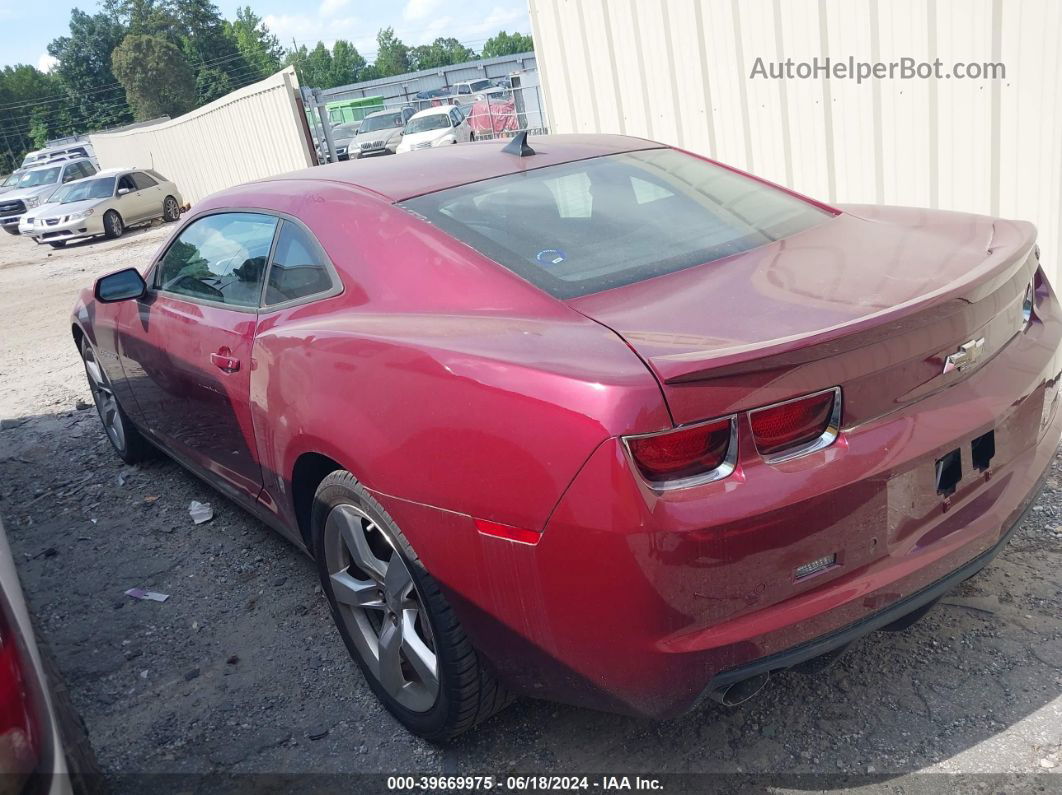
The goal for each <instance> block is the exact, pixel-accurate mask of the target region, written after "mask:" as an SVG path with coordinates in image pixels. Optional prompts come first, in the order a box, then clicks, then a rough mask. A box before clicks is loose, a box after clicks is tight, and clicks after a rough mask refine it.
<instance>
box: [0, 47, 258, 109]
mask: <svg viewBox="0 0 1062 795" xmlns="http://www.w3.org/2000/svg"><path fill="white" fill-rule="evenodd" d="M244 57H245V56H244V54H243V53H241V52H238V53H235V54H234V55H226V56H224V57H222V58H215V59H212V60H209V61H203V62H202V63H201V64H199V68H203V67H208V66H217V65H218V64H222V63H227V62H228V61H235V60H236V59H238V58H244ZM122 88H123V86H122V84H121V83H117V82H115V83H108V84H107V85H105V86H97V87H96V88H93V89H90V90H88V91H82V92H77V93H76V94H75V96H78V97H81V98H85V97H88V96H91V95H93V94H99V93H103V92H107V91H115V90H117V89H122ZM123 90H124V89H123ZM69 99H70V97H69V96H67V97H56V98H55V99H42V100H39V101H35V100H29V101H27V102H15V103H8V104H6V105H0V111H4V110H16V109H18V108H22V107H26V106H28V105H32V106H37V105H48V104H52V103H55V102H64V101H68V100H69Z"/></svg>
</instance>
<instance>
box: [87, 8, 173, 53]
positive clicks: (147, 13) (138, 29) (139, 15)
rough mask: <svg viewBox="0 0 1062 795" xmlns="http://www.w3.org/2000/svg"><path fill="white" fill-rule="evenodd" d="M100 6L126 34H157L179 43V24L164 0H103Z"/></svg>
mask: <svg viewBox="0 0 1062 795" xmlns="http://www.w3.org/2000/svg"><path fill="white" fill-rule="evenodd" d="M101 7H102V8H103V10H104V13H106V14H107V15H109V16H110V17H111V18H112V19H114V20H115V21H116V22H117V23H118V24H119V25H121V26H122V27H123V28H124V29H125V31H126V33H127V34H128V33H133V34H136V35H141V36H159V37H162V38H164V39H166V40H167V41H169V42H170V43H172V44H180V33H181V32H180V25H179V24H178V22H177V20H176V19H175V18H174V16H173V13H172V12H171V11H170V8H169V6H168V5H166V3H165V0H104V2H103V3H102V4H101Z"/></svg>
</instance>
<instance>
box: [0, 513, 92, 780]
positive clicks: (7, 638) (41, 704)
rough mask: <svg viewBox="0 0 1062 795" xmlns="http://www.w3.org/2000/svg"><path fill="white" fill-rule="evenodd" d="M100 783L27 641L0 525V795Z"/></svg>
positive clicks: (42, 655)
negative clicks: (1, 794) (0, 794)
mask: <svg viewBox="0 0 1062 795" xmlns="http://www.w3.org/2000/svg"><path fill="white" fill-rule="evenodd" d="M101 785H102V778H101V773H100V769H99V767H98V766H97V765H96V759H95V756H94V755H93V753H92V748H91V746H90V745H89V742H88V736H87V734H86V733H85V728H84V724H83V723H82V721H81V719H80V717H78V715H77V713H76V712H75V711H74V708H73V705H72V704H71V703H70V699H69V696H68V695H67V692H66V689H65V687H64V686H63V683H62V681H61V680H60V679H59V676H58V671H57V669H56V668H55V666H54V664H53V663H52V660H51V658H50V657H49V656H48V654H47V651H46V650H45V649H43V648H41V647H39V646H38V644H37V641H36V640H35V638H34V635H33V625H32V623H31V621H30V616H29V611H28V610H27V609H26V600H25V598H24V597H23V596H22V588H21V586H20V585H19V581H18V573H17V572H16V571H15V562H14V560H13V559H12V556H11V547H9V546H8V543H7V538H6V536H5V535H4V528H3V525H0V792H5V793H6V792H13V793H17V792H40V793H49V795H62V794H63V793H69V792H71V791H79V792H93V791H98V790H99V789H100V788H101Z"/></svg>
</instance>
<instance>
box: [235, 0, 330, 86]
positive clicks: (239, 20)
mask: <svg viewBox="0 0 1062 795" xmlns="http://www.w3.org/2000/svg"><path fill="white" fill-rule="evenodd" d="M225 35H227V36H228V37H229V39H230V40H231V41H232V42H233V43H234V44H235V45H236V49H237V50H239V52H240V54H241V55H242V56H243V59H244V60H245V61H246V62H247V64H248V65H249V66H251V67H252V68H254V69H255V70H256V71H257V76H258V77H259V78H264V77H268V76H269V75H271V74H273V73H274V72H276V71H278V70H279V69H280V63H281V61H282V60H283V58H284V48H283V47H281V46H280V41H279V40H278V39H277V37H276V36H274V35H273V34H272V33H270V32H269V28H267V27H266V25H265V23H264V22H263V21H262V18H261V17H259V16H258V15H257V14H255V13H254V11H252V10H251V7H250V6H243V7H241V8H237V9H236V19H235V20H234V21H232V22H229V21H227V20H226V22H225ZM337 45H338V42H337Z"/></svg>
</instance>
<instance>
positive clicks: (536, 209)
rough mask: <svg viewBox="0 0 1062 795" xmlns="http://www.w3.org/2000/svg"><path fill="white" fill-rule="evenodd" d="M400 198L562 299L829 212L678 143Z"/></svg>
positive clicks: (709, 257) (749, 242)
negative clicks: (678, 147) (681, 148)
mask: <svg viewBox="0 0 1062 795" xmlns="http://www.w3.org/2000/svg"><path fill="white" fill-rule="evenodd" d="M402 206H404V207H406V208H408V209H410V210H412V211H414V212H416V213H417V214H419V215H421V216H423V217H424V218H426V219H427V220H428V221H429V222H431V223H433V224H435V225H436V226H438V227H439V228H440V229H442V230H443V231H445V232H446V233H448V234H449V235H451V236H453V237H455V238H457V239H458V240H461V241H463V242H465V243H467V244H468V245H470V246H472V247H473V248H475V249H476V250H478V251H479V252H480V253H482V254H484V255H486V256H488V257H490V258H491V259H493V260H495V261H496V262H498V263H500V264H501V265H504V266H505V267H506V268H509V269H510V270H512V271H513V272H515V273H516V274H518V275H519V276H521V277H523V278H524V279H526V280H527V281H529V282H531V283H532V284H534V285H536V286H538V287H540V288H541V289H543V290H545V291H547V292H549V293H550V294H552V295H554V296H556V297H558V298H575V297H578V296H581V295H587V294H589V293H595V292H600V291H601V290H608V289H610V288H613V287H620V286H623V285H625V284H632V283H634V282H639V281H643V280H645V279H650V278H653V277H654V276H661V275H663V274H667V273H673V272H675V271H679V270H683V269H685V268H691V267H694V266H696V265H701V264H703V263H707V262H712V261H714V260H718V259H722V258H723V257H728V256H730V255H732V254H740V253H741V252H743V251H748V250H749V249H752V248H756V247H757V246H761V245H764V244H766V243H771V242H773V241H775V240H779V239H781V238H784V237H788V236H790V235H794V234H796V233H798V232H801V231H803V230H805V229H809V228H811V227H813V226H817V225H818V224H821V223H824V222H825V221H827V220H829V219H830V218H832V217H833V215H832V213H830V212H828V211H826V210H823V209H820V208H818V207H816V206H814V205H812V204H809V203H808V202H806V201H804V200H802V199H799V198H797V197H795V196H791V195H790V194H788V193H786V192H784V191H781V190H778V189H777V188H772V187H770V186H769V185H764V184H763V183H761V182H758V181H756V180H753V179H750V178H748V177H745V176H742V175H740V174H736V173H734V172H733V171H730V170H729V169H726V168H723V167H721V166H717V165H714V164H712V163H709V162H707V161H704V160H701V159H700V158H696V157H693V156H691V155H687V154H684V153H682V152H677V151H675V150H673V149H650V150H646V151H641V152H627V153H624V154H618V155H607V156H604V157H596V158H591V159H588V160H581V161H577V162H574V163H565V164H562V165H556V166H548V167H545V168H539V169H532V170H529V171H524V172H521V173H517V174H509V175H506V176H504V177H497V178H494V179H489V180H483V181H481V182H475V183H472V184H470V185H464V186H460V187H457V188H450V189H448V190H444V191H439V192H437V193H431V194H428V195H425V196H418V197H416V198H413V199H409V200H407V201H405V202H403V203H402Z"/></svg>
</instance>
